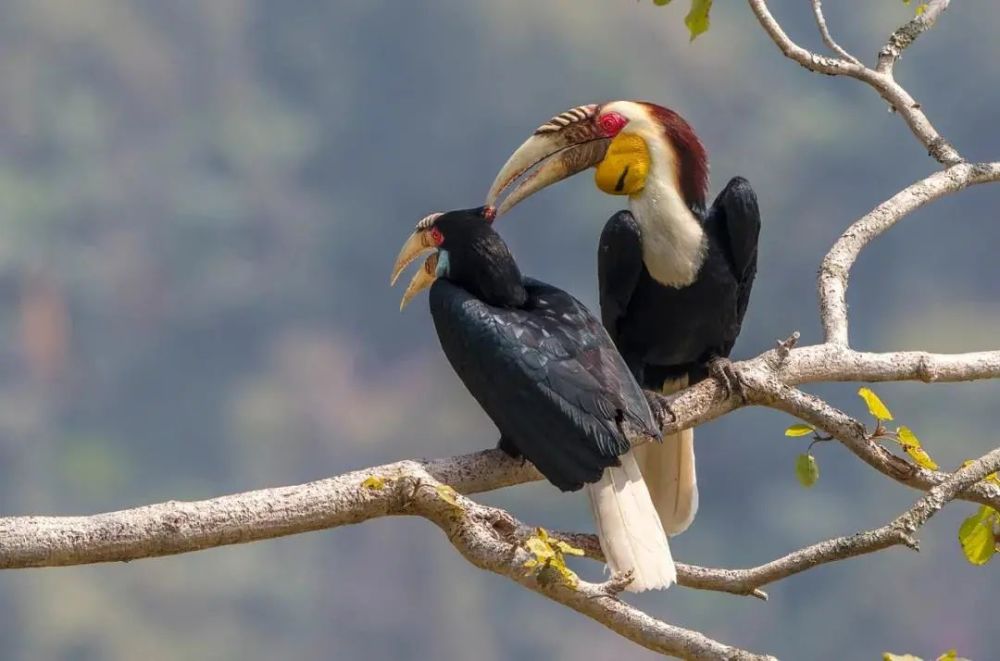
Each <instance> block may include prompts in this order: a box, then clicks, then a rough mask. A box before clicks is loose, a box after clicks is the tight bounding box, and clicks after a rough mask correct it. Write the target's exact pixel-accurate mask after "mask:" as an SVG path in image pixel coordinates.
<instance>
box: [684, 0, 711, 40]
mask: <svg viewBox="0 0 1000 661" xmlns="http://www.w3.org/2000/svg"><path fill="white" fill-rule="evenodd" d="M711 9H712V0H691V11H689V12H688V15H687V16H685V17H684V25H686V26H687V27H688V32H690V33H691V41H694V40H695V39H696V38H697V37H698V35H699V34H702V33H703V32H708V26H709V21H708V12H709V11H711Z"/></svg>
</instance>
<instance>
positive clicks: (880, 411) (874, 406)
mask: <svg viewBox="0 0 1000 661" xmlns="http://www.w3.org/2000/svg"><path fill="white" fill-rule="evenodd" d="M858 394H859V395H861V399H863V400H865V404H867V405H868V412H869V413H871V414H872V415H873V416H875V419H876V420H892V413H890V412H889V409H888V408H887V407H886V405H885V404H883V403H882V400H881V399H879V398H878V395H876V394H875V393H873V392H872V391H871V388H861V389H860V390H858Z"/></svg>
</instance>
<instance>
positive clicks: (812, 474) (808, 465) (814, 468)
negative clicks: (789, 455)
mask: <svg viewBox="0 0 1000 661" xmlns="http://www.w3.org/2000/svg"><path fill="white" fill-rule="evenodd" d="M795 477H797V478H798V479H799V484H801V485H802V486H804V487H806V488H807V489H808V488H809V487H811V486H812V485H814V484H816V480H818V479H819V465H818V464H817V463H816V458H815V457H813V456H812V455H811V454H800V455H799V456H798V458H797V459H796V460H795Z"/></svg>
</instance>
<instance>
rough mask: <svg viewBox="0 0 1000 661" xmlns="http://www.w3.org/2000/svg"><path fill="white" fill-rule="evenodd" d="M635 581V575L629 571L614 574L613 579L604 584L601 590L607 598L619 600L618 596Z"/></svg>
mask: <svg viewBox="0 0 1000 661" xmlns="http://www.w3.org/2000/svg"><path fill="white" fill-rule="evenodd" d="M633 580H635V573H634V572H633V571H632V570H631V569H629V570H628V571H622V572H617V573H615V574H612V575H611V578H609V579H608V580H607V581H605V582H604V583H602V584H601V586H600V588H601V591H602V592H604V594H606V595H607V596H609V597H614V598H616V599H617V598H618V595H619V594H621V593H622V592H623V591H624V590H625V588H627V587H628V586H629V584H630V583H632V581H633Z"/></svg>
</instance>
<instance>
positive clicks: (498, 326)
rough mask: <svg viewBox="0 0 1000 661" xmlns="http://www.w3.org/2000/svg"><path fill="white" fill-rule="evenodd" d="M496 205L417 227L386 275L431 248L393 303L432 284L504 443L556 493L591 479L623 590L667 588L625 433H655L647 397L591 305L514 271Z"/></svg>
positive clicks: (449, 343)
mask: <svg viewBox="0 0 1000 661" xmlns="http://www.w3.org/2000/svg"><path fill="white" fill-rule="evenodd" d="M491 211H492V210H487V209H486V208H485V207H484V208H479V209H470V210H465V211H450V212H448V213H445V214H433V215H430V216H427V217H426V218H424V219H423V220H421V221H420V222H419V223H418V224H417V229H416V231H415V232H414V233H413V235H412V236H411V237H410V239H409V240H408V241H407V242H406V244H405V245H404V246H403V249H402V251H401V252H400V254H399V258H398V259H397V260H396V265H395V268H394V269H393V282H395V280H396V278H398V276H399V274H400V272H401V271H402V270H403V269H404V268H405V267H406V266H407V264H409V263H410V262H412V261H413V260H414V259H416V258H417V257H418V256H419V255H420V254H421V253H423V252H424V251H425V250H428V249H431V250H434V251H435V252H433V253H432V254H431V255H430V256H429V257H428V258H427V260H426V261H425V262H424V265H423V267H422V268H421V269H419V270H418V271H417V273H416V274H415V275H414V277H413V280H412V281H411V282H410V286H409V287H408V288H407V290H406V293H405V294H404V295H403V301H402V303H401V305H400V307H401V308H402V306H404V305H406V303H407V302H408V301H409V300H410V299H411V298H413V296H414V295H416V294H417V293H418V292H419V291H421V290H423V289H426V288H427V287H431V291H430V307H431V316H432V317H433V318H434V327H435V328H436V329H437V333H438V338H439V339H440V341H441V347H442V348H443V349H444V353H445V355H446V356H447V357H448V361H449V362H450V363H451V365H452V367H453V368H454V369H455V371H456V372H457V373H458V376H459V377H460V378H461V379H462V381H463V382H464V383H465V386H466V387H467V388H468V389H469V392H471V393H472V395H473V397H475V398H476V400H477V401H478V402H479V404H480V405H481V406H482V407H483V409H484V410H485V411H486V413H487V414H488V415H489V416H490V418H492V420H493V422H494V423H496V425H497V427H498V428H499V429H500V448H501V449H503V450H504V451H505V452H507V453H508V454H510V455H512V456H523V457H524V458H527V459H528V460H530V461H531V463H533V464H534V465H535V466H536V467H537V468H538V470H539V471H541V473H542V474H543V475H544V476H545V477H546V478H548V480H549V481H550V482H552V484H554V485H555V486H557V487H559V488H560V489H561V490H563V491H575V490H577V489H580V488H581V487H583V486H584V485H585V484H586V485H587V493H588V494H589V496H590V501H591V505H592V507H593V512H594V518H595V520H596V524H597V531H598V536H599V538H600V542H601V548H602V550H603V551H604V557H605V558H606V560H607V563H608V567H609V568H610V569H611V571H612V572H616V573H618V572H624V571H628V570H631V571H632V572H633V580H632V582H631V583H630V584H629V585H628V589H629V590H632V591H636V592H638V591H641V590H648V589H653V588H665V587H668V586H669V585H670V584H671V583H673V582H674V580H675V576H676V574H675V571H674V563H673V560H672V558H671V556H670V547H669V545H668V544H667V536H666V534H665V533H664V531H663V528H662V526H661V524H660V519H659V516H658V515H657V512H656V508H655V506H654V505H653V501H652V499H651V498H650V495H649V491H648V490H647V489H646V485H645V483H644V482H643V480H642V474H641V473H640V471H639V467H638V465H637V463H636V460H635V456H634V451H633V450H630V447H629V441H628V438H627V437H626V430H630V431H631V432H632V433H638V434H644V435H646V436H649V437H652V438H654V439H656V440H659V437H660V434H659V429H658V427H657V425H656V422H655V420H654V418H653V414H652V412H651V411H650V408H649V403H648V402H647V400H646V398H645V396H644V395H643V392H642V389H641V388H640V387H639V384H638V383H636V380H635V379H634V378H633V376H632V374H631V372H630V371H629V369H628V366H627V365H626V364H625V362H624V361H623V360H622V357H621V356H620V355H619V353H618V351H617V350H616V349H615V345H614V343H613V342H612V341H611V338H610V337H608V334H607V332H606V331H605V330H604V328H603V327H602V326H601V323H600V321H598V320H597V319H596V318H595V317H594V316H593V315H592V314H591V313H590V312H589V311H588V310H587V308H585V307H584V306H583V305H582V304H581V303H580V302H579V301H577V300H576V299H575V298H573V297H572V296H570V295H569V294H567V293H566V292H564V291H562V290H561V289H557V288H555V287H553V286H551V285H547V284H545V283H544V282H539V281H537V280H532V279H530V278H522V277H521V273H520V271H519V270H518V268H517V264H516V263H515V262H514V259H513V257H511V254H510V252H509V251H508V250H507V246H506V244H504V242H503V240H501V238H500V236H499V235H498V234H497V233H496V232H495V231H494V230H493V228H492V227H491V225H490V221H491V220H492V213H491ZM647 445H648V443H647Z"/></svg>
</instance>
